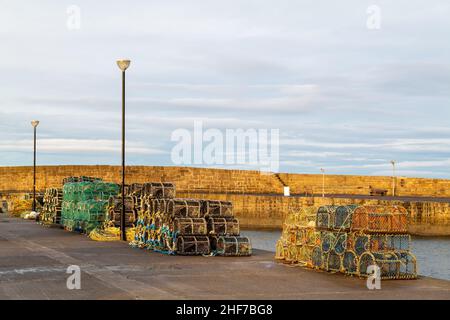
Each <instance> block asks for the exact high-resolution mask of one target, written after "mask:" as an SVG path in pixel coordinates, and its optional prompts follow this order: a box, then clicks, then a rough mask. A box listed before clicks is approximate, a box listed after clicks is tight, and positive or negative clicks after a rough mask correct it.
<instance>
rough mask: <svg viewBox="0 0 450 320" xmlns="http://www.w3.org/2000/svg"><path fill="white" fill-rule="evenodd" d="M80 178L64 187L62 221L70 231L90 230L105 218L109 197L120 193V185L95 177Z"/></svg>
mask: <svg viewBox="0 0 450 320" xmlns="http://www.w3.org/2000/svg"><path fill="white" fill-rule="evenodd" d="M80 180H81V181H80V182H68V183H66V184H65V185H64V187H63V202H62V212H61V223H62V224H63V226H64V227H65V228H66V229H68V230H70V231H81V232H90V231H91V230H93V229H95V228H96V227H97V226H99V225H100V224H102V223H103V221H104V220H105V217H106V211H107V204H108V199H109V198H110V197H111V196H115V195H117V194H118V193H119V186H118V185H117V184H115V183H109V182H103V181H101V180H99V179H97V180H96V179H95V178H92V181H83V179H80Z"/></svg>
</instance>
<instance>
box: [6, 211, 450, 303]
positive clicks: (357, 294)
mask: <svg viewBox="0 0 450 320" xmlns="http://www.w3.org/2000/svg"><path fill="white" fill-rule="evenodd" d="M70 265H78V266H79V267H80V268H81V289H80V290H68V289H67V286H66V282H67V278H68V277H69V276H70V274H68V273H66V271H67V267H68V266H70ZM419 267H420V265H419ZM0 299H450V281H445V280H437V279H432V278H425V277H421V278H420V279H418V280H391V281H382V288H381V290H375V291H370V290H368V289H367V288H366V282H365V280H362V279H358V278H351V277H346V276H343V275H341V274H330V273H325V272H316V271H313V270H308V269H302V268H300V267H289V266H286V265H281V264H278V263H277V262H275V261H274V260H273V254H272V253H270V252H266V251H260V250H254V255H253V256H252V257H236V258H235V257H183V256H166V255H162V254H159V253H154V252H149V251H146V250H140V249H133V248H131V247H129V246H128V244H126V243H124V242H95V241H92V240H90V239H89V238H87V237H86V236H82V235H79V234H76V233H71V232H66V231H64V230H61V229H55V228H45V227H42V226H40V225H37V224H36V223H35V222H33V221H24V220H20V219H16V218H9V217H6V216H5V215H1V214H0Z"/></svg>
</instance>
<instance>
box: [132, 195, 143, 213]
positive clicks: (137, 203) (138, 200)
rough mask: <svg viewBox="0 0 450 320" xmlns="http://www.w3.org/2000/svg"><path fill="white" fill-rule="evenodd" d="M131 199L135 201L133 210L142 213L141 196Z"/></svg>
mask: <svg viewBox="0 0 450 320" xmlns="http://www.w3.org/2000/svg"><path fill="white" fill-rule="evenodd" d="M131 199H132V200H133V210H134V211H140V210H141V203H142V201H141V196H131Z"/></svg>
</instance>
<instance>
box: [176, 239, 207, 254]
mask: <svg viewBox="0 0 450 320" xmlns="http://www.w3.org/2000/svg"><path fill="white" fill-rule="evenodd" d="M210 251H211V249H210V242H209V239H208V237H207V236H180V237H178V238H177V254H179V255H184V256H193V255H203V254H209V253H210Z"/></svg>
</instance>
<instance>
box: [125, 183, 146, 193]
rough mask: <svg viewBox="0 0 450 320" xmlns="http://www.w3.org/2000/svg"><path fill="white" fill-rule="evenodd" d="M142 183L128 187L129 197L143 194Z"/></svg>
mask: <svg viewBox="0 0 450 320" xmlns="http://www.w3.org/2000/svg"><path fill="white" fill-rule="evenodd" d="M142 188H143V184H142V183H132V184H130V185H129V186H128V189H127V196H140V195H141V194H142Z"/></svg>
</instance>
